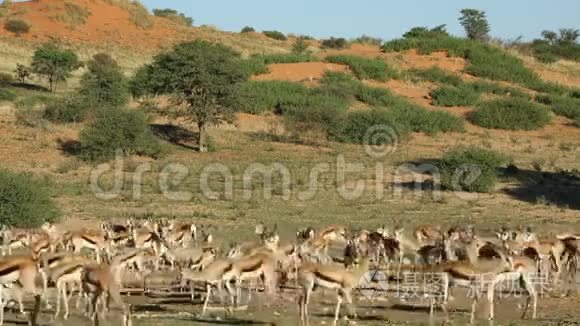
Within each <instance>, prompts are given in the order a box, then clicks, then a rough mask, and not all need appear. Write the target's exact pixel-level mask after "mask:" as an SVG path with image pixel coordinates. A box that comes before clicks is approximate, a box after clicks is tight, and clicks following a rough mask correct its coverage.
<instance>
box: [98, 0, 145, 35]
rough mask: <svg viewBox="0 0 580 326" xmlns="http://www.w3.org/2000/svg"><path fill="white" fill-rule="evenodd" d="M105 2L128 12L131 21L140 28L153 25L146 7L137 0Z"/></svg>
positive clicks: (108, 0) (111, 0)
mask: <svg viewBox="0 0 580 326" xmlns="http://www.w3.org/2000/svg"><path fill="white" fill-rule="evenodd" d="M105 1H106V2H107V3H109V4H111V5H114V6H119V7H121V8H123V9H125V10H127V11H128V12H129V14H130V15H131V21H132V22H133V23H134V24H135V25H136V26H137V27H140V28H143V29H148V28H151V27H153V19H152V18H151V15H150V14H149V11H148V10H147V8H146V7H145V6H144V5H143V4H142V3H141V2H139V1H138V0H105Z"/></svg>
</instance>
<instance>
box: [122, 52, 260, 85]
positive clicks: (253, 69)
mask: <svg viewBox="0 0 580 326" xmlns="http://www.w3.org/2000/svg"><path fill="white" fill-rule="evenodd" d="M241 64H242V66H243V67H244V68H245V69H246V71H247V74H248V76H253V75H261V74H267V73H268V72H270V69H268V66H267V65H266V63H265V62H264V60H263V59H262V57H260V56H254V57H250V58H248V59H245V60H242V61H241ZM132 83H134V82H132Z"/></svg>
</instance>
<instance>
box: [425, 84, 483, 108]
mask: <svg viewBox="0 0 580 326" xmlns="http://www.w3.org/2000/svg"><path fill="white" fill-rule="evenodd" d="M430 95H431V98H433V105H435V106H446V107H450V106H470V105H473V104H475V103H476V102H477V101H478V100H479V93H477V92H475V91H474V90H473V89H471V88H469V87H455V86H442V87H439V88H437V89H435V90H433V91H431V93H430Z"/></svg>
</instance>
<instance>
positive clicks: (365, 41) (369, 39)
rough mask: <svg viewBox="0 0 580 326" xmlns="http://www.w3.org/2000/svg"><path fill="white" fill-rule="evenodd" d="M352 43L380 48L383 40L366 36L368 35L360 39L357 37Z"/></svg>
mask: <svg viewBox="0 0 580 326" xmlns="http://www.w3.org/2000/svg"><path fill="white" fill-rule="evenodd" d="M353 42H354V43H359V44H367V45H375V46H381V45H382V44H383V42H384V41H383V39H381V38H379V37H372V36H368V35H362V36H360V37H357V38H355V39H354V40H353Z"/></svg>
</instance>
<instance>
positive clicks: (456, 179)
mask: <svg viewBox="0 0 580 326" xmlns="http://www.w3.org/2000/svg"><path fill="white" fill-rule="evenodd" d="M506 161H507V158H506V157H505V156H504V155H502V154H500V153H497V152H495V151H492V150H487V149H483V148H478V147H467V148H456V149H453V150H451V151H449V152H447V153H445V155H444V156H443V158H442V159H441V161H440V163H439V172H440V173H441V185H442V186H443V187H444V188H445V189H448V190H452V191H468V192H491V191H493V190H494V187H495V184H496V182H497V175H498V172H497V169H498V168H499V167H500V166H501V165H503V164H505V163H506Z"/></svg>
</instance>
